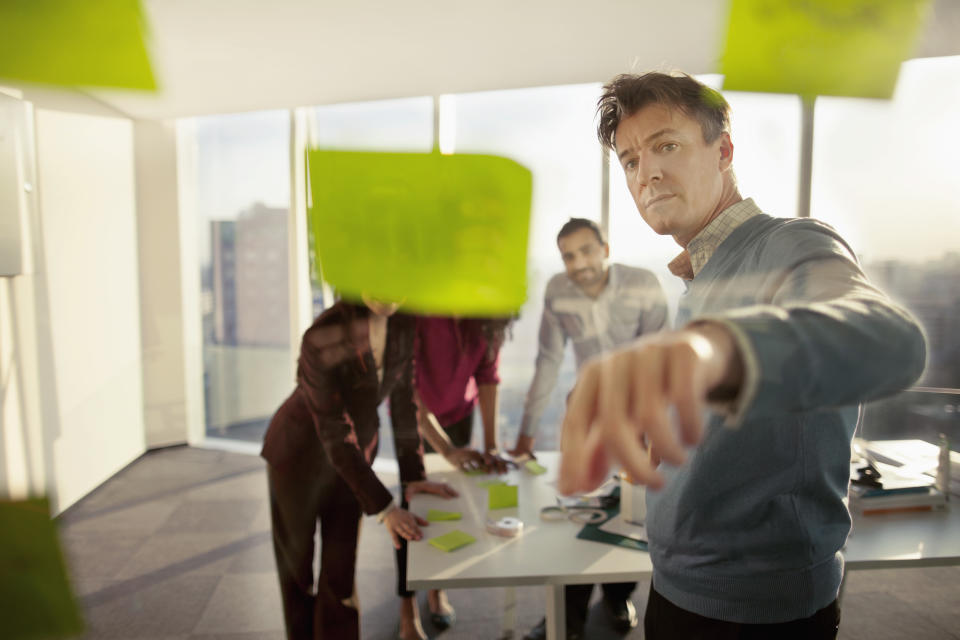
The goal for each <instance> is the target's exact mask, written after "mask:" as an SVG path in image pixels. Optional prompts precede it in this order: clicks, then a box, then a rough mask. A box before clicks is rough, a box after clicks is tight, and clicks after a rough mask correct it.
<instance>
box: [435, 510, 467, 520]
mask: <svg viewBox="0 0 960 640" xmlns="http://www.w3.org/2000/svg"><path fill="white" fill-rule="evenodd" d="M460 517H461V516H460V512H459V511H441V510H440V509H430V510H429V511H427V520H428V521H429V522H444V521H446V520H459V519H460Z"/></svg>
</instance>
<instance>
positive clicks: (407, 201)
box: [307, 150, 533, 316]
mask: <svg viewBox="0 0 960 640" xmlns="http://www.w3.org/2000/svg"><path fill="white" fill-rule="evenodd" d="M307 155H308V163H309V175H310V190H311V195H312V204H311V207H310V235H311V238H312V243H311V246H313V247H314V250H315V252H316V255H317V257H318V258H319V260H318V261H315V264H316V263H317V262H319V265H320V269H321V271H322V276H323V279H324V280H326V281H327V282H329V283H330V284H331V285H333V286H334V287H336V288H337V289H338V291H339V292H340V293H341V294H342V295H344V296H346V297H348V298H353V299H358V298H359V296H360V294H362V293H367V294H368V295H370V296H373V297H375V298H380V299H384V300H394V301H400V300H403V301H404V308H405V309H407V310H411V311H417V312H423V313H437V314H459V315H478V316H485V315H508V314H512V313H515V312H517V311H519V309H520V307H521V306H522V305H523V303H524V301H525V300H526V297H527V284H526V273H527V236H528V233H529V226H530V204H531V198H532V193H533V180H532V175H531V173H530V171H529V170H528V169H526V168H525V167H523V166H521V165H519V164H517V163H516V162H514V161H513V160H510V159H508V158H501V157H497V156H486V155H468V154H463V155H442V154H440V153H439V152H433V153H375V152H361V151H322V150H312V151H310V152H308V154H307ZM319 275H320V274H317V273H315V274H314V277H315V278H316V277H318V276H319Z"/></svg>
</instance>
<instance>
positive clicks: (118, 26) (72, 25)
mask: <svg viewBox="0 0 960 640" xmlns="http://www.w3.org/2000/svg"><path fill="white" fill-rule="evenodd" d="M145 31H146V24H145V20H144V14H143V10H142V8H141V6H140V1H139V0H3V2H0V78H4V79H10V80H19V81H25V82H36V83H43V84H54V85H61V86H71V87H73V86H89V87H121V88H129V89H149V90H155V89H156V82H155V81H154V77H153V71H152V70H151V68H150V59H149V56H148V54H147V47H146V45H145V43H144V33H145Z"/></svg>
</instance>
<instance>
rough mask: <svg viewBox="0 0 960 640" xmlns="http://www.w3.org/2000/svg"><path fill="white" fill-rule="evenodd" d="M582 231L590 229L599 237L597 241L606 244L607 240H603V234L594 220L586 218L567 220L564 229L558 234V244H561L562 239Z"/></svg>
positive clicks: (561, 228)
mask: <svg viewBox="0 0 960 640" xmlns="http://www.w3.org/2000/svg"><path fill="white" fill-rule="evenodd" d="M580 229H590V231H593V232H594V233H595V234H596V235H597V240H599V241H600V244H606V242H607V241H606V240H604V239H603V233H601V231H600V227H599V225H597V223H596V222H594V221H593V220H587V219H586V218H570V219H569V220H567V221H566V222H565V223H564V225H563V226H562V227H560V233H558V234H557V244H560V238H563V237H565V236H568V235H570V234H571V233H574V232H576V231H580Z"/></svg>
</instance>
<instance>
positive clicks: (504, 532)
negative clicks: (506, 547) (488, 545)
mask: <svg viewBox="0 0 960 640" xmlns="http://www.w3.org/2000/svg"><path fill="white" fill-rule="evenodd" d="M487 531H489V532H490V533H493V534H495V535H498V536H504V537H507V538H515V537H516V536H518V535H520V534H521V533H522V532H523V521H521V520H520V519H519V518H509V517H507V518H500V519H499V520H497V521H493V520H487Z"/></svg>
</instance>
